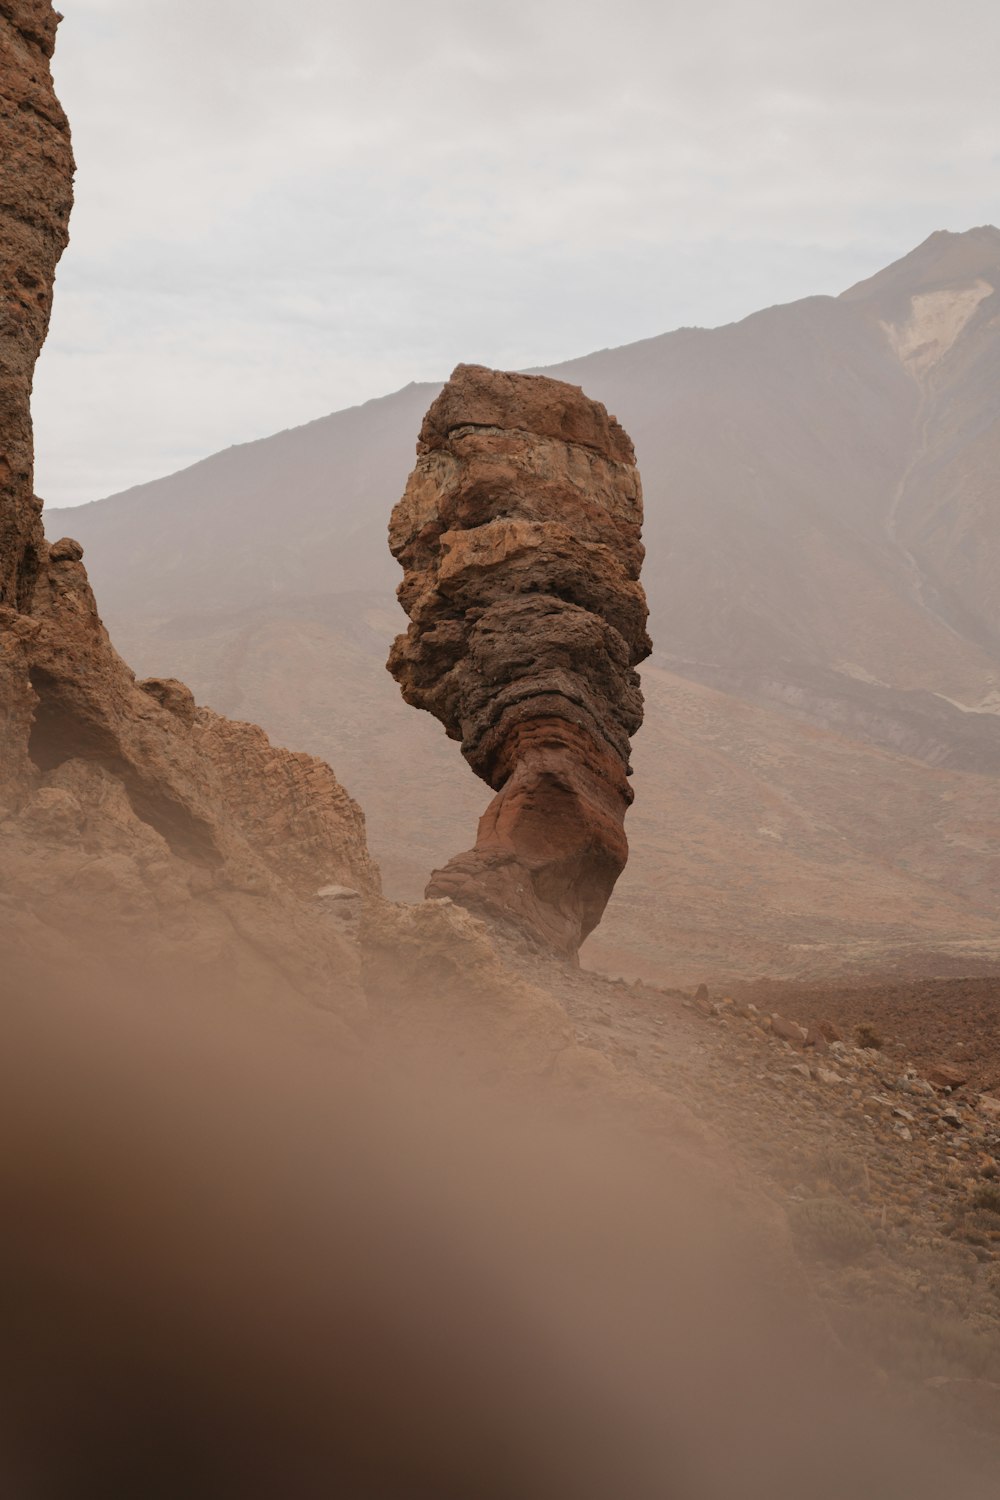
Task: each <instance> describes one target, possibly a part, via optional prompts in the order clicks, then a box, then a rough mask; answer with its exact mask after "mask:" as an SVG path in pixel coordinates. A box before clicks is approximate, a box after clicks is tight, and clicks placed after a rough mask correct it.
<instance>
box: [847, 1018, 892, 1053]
mask: <svg viewBox="0 0 1000 1500" xmlns="http://www.w3.org/2000/svg"><path fill="white" fill-rule="evenodd" d="M854 1041H855V1044H856V1045H857V1046H858V1047H866V1048H868V1049H869V1050H870V1051H873V1052H881V1050H882V1048H883V1047H884V1046H885V1039H884V1037H883V1036H882V1033H881V1032H880V1031H879V1029H878V1027H877V1026H876V1025H875V1024H874V1022H872V1021H862V1022H861V1024H860V1025H859V1026H856V1027H855V1029H854Z"/></svg>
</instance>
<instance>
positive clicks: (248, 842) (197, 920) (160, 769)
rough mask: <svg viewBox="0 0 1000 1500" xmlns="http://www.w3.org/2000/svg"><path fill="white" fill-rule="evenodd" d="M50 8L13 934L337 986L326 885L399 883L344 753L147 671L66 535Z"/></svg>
mask: <svg viewBox="0 0 1000 1500" xmlns="http://www.w3.org/2000/svg"><path fill="white" fill-rule="evenodd" d="M56 24H57V18H56V15H55V12H54V11H53V10H52V7H51V5H49V4H48V3H47V0H21V3H8V4H3V5H0V286H2V291H3V307H2V313H3V316H2V318H0V844H2V849H3V858H2V860H0V936H2V944H3V949H4V953H5V956H6V957H7V958H8V959H13V958H16V957H17V955H18V954H19V953H20V954H22V955H24V954H27V955H31V954H32V953H34V954H49V953H51V954H53V955H54V956H58V955H59V953H60V951H61V953H62V957H63V959H64V961H65V962H66V963H69V964H72V965H79V964H84V963H85V962H86V961H87V958H88V955H90V956H92V957H94V958H95V959H98V960H102V961H106V960H107V959H109V958H121V959H123V960H127V959H128V958H129V957H130V956H131V957H141V958H143V959H148V958H149V957H150V956H155V955H156V954H157V953H160V954H163V955H169V956H170V958H171V961H172V962H175V961H177V960H182V961H183V962H185V963H187V964H189V965H193V966H194V968H196V969H199V970H202V971H204V970H208V971H210V972H211V973H212V974H213V975H214V976H216V977H223V976H224V978H225V979H226V981H227V982H229V983H231V984H232V985H233V986H234V987H235V988H236V989H237V990H240V989H241V987H243V986H247V985H252V986H254V987H255V988H256V989H258V990H259V989H261V988H263V989H265V990H268V989H270V988H273V986H274V985H275V984H277V985H278V986H279V987H281V988H283V989H287V988H288V987H289V986H290V987H291V988H292V990H294V991H297V992H299V993H302V994H306V995H309V996H310V997H311V998H315V997H319V998H323V999H328V998H329V997H330V996H332V995H333V994H334V993H343V992H345V991H350V990H351V989H352V987H353V988H354V989H356V988H357V986H356V974H355V973H354V972H353V971H355V970H356V969H357V960H356V956H355V955H353V954H352V952H351V951H350V949H349V947H348V945H347V944H345V943H344V941H343V939H342V937H341V936H340V934H339V932H338V930H337V927H336V923H335V920H334V919H333V918H332V917H331V916H330V914H329V912H328V910H327V909H326V908H325V907H324V905H323V903H322V902H316V901H315V900H314V899H313V898H314V897H315V895H316V892H317V891H318V890H319V889H320V888H322V887H325V886H328V885H330V884H331V883H339V884H342V885H345V886H349V887H352V888H354V889H356V890H358V891H361V892H363V893H369V894H371V893H375V892H376V891H377V890H378V888H379V877H378V872H377V870H376V868H375V866H374V864H373V863H372V861H371V859H370V858H369V855H368V850H367V846H366V843H365V833H364V819H363V816H362V814H361V812H360V809H359V808H358V807H357V806H356V805H355V804H354V802H352V800H351V799H350V798H349V797H348V796H347V794H346V793H345V792H344V791H343V789H342V788H341V787H340V785H339V784H338V782H337V780H336V777H335V776H334V774H333V772H332V771H331V770H330V768H329V767H328V766H326V765H325V764H324V763H323V762H321V761H318V760H315V759H314V758H313V757H311V756H307V755H296V754H292V753H291V752H289V751H285V750H280V749H277V748H275V747H274V746H272V745H271V744H270V743H269V742H268V740H267V738H266V736H265V735H264V733H263V732H262V731H261V730H259V729H258V728H256V726H253V725H247V724H234V723H230V722H229V721H228V720H225V719H222V718H220V717H219V716H218V715H217V714H214V713H212V712H210V711H209V710H207V709H198V708H197V707H196V705H195V703H194V699H193V697H192V695H191V693H190V692H189V691H188V690H187V688H185V687H184V686H183V684H181V683H178V682H174V681H172V680H170V679H152V680H147V681H145V682H137V681H136V679H135V675H134V673H133V672H131V671H130V669H129V668H128V666H127V665H126V664H125V662H124V661H122V659H121V657H119V656H118V654H117V652H116V651H115V650H114V648H113V646H112V645H111V642H110V640H109V638H108V635H107V632H106V631H105V629H104V627H103V625H102V624H101V621H100V618H99V615H98V612H97V606H96V604H95V601H94V596H93V594H92V592H91V589H90V585H89V583H88V581H87V575H86V571H85V569H84V566H83V562H82V557H83V550H82V548H81V547H80V546H79V544H78V543H77V542H75V541H73V540H72V539H71V538H62V539H61V540H59V541H56V542H54V543H52V544H51V545H50V544H48V543H47V542H46V540H45V537H44V533H43V528H42V519H41V509H42V507H41V501H40V500H38V499H37V498H36V496H35V494H34V475H33V448H32V431H31V415H30V398H31V385H32V377H33V372H34V366H35V361H36V359H37V357H38V353H39V350H40V348H41V345H42V342H43V340H44V338H45V334H46V331H47V328H48V321H49V313H50V309H51V300H52V285H53V278H54V274H55V267H56V263H57V261H58V259H59V256H60V254H61V252H62V250H63V249H64V247H65V245H66V243H67V239H68V222H69V213H70V208H71V205H72V198H73V189H72V180H73V170H74V168H73V154H72V148H71V144H70V136H69V128H68V125H67V122H66V119H65V116H64V114H63V112H62V110H61V109H60V107H59V104H58V102H57V100H56V98H55V94H54V92H53V87H52V80H51V75H50V70H49V59H50V57H51V54H52V50H53V45H54V39H55V28H56Z"/></svg>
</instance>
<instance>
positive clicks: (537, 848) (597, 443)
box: [388, 365, 650, 955]
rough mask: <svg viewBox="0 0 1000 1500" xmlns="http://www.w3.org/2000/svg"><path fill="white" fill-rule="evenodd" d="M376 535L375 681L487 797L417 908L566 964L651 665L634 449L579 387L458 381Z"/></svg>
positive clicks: (612, 853)
mask: <svg viewBox="0 0 1000 1500" xmlns="http://www.w3.org/2000/svg"><path fill="white" fill-rule="evenodd" d="M417 452H418V459H417V465H416V468H415V469H414V470H413V473H412V474H411V475H410V479H409V482H408V484H407V487H406V492H405V494H404V495H403V498H402V500H400V502H399V504H398V505H397V506H396V508H395V510H394V511H393V514H392V519H391V521H390V525H389V544H390V548H391V550H392V553H393V555H394V556H395V557H396V558H397V559H398V561H399V562H400V564H401V566H402V568H403V571H404V578H403V582H402V584H401V585H400V587H399V591H398V592H399V598H400V602H401V603H402V605H403V608H404V609H405V610H406V612H407V614H408V615H409V617H410V622H411V623H410V626H409V629H408V631H407V633H406V634H405V635H403V636H400V637H398V639H397V640H396V642H395V644H394V646H393V648H392V652H391V654H390V657H389V663H388V665H389V670H390V671H391V672H392V674H393V676H394V677H395V678H396V680H397V682H398V683H399V684H400V687H401V689H402V693H403V697H404V698H405V699H406V701H407V702H408V703H411V704H413V705H414V706H415V707H417V708H424V709H427V710H428V712H430V713H432V714H434V716H435V717H436V718H438V719H439V720H440V721H441V723H442V724H443V725H444V726H445V729H446V730H447V733H448V735H449V736H450V737H451V738H452V739H457V740H460V741H461V745H462V753H463V755H464V756H465V758H466V760H467V761H468V763H469V765H470V766H471V767H472V769H473V770H474V771H475V773H476V775H477V776H479V777H481V778H482V779H483V780H484V781H486V782H487V783H488V784H489V785H490V786H491V787H493V788H494V789H495V790H496V791H497V793H498V795H497V796H496V798H495V799H494V800H493V802H492V803H491V804H490V806H489V807H488V808H487V810H486V812H485V814H484V815H483V817H482V819H481V821H480V824H479V833H478V838H477V841H476V845H475V847H474V848H473V849H472V850H470V851H468V852H467V853H464V854H460V855H458V856H456V857H455V858H454V859H453V860H451V861H450V862H449V864H448V865H447V866H446V867H445V868H444V869H443V870H438V871H435V872H434V874H433V876H432V878H431V881H430V884H429V885H428V888H427V894H428V896H431V897H443V896H448V897H451V898H452V899H453V900H454V901H456V902H458V903H459V904H460V905H462V906H465V907H467V908H469V909H471V910H473V911H477V912H481V913H484V914H487V915H489V916H490V917H492V918H494V919H497V918H499V919H501V920H504V921H507V922H510V923H513V924H514V925H516V926H518V927H520V928H522V929H523V930H525V931H527V932H528V933H529V934H530V935H532V936H533V937H535V938H537V939H540V940H541V941H543V942H544V943H545V944H546V945H548V946H551V947H553V948H555V949H557V950H558V951H560V952H562V953H565V954H567V955H575V953H576V952H577V950H578V948H579V947H580V944H581V943H582V942H583V940H584V939H585V938H586V936H587V934H588V933H590V932H591V931H592V930H593V928H594V927H596V926H597V924H598V922H599V921H600V919H601V916H602V915H603V912H604V908H605V906H606V905H607V902H608V899H609V897H610V895H611V892H612V890H613V888H614V885H615V881H616V880H617V878H618V876H619V875H620V874H621V871H622V870H623V869H624V867H625V862H626V859H627V857H628V844H627V841H626V838H625V832H624V827H623V823H624V817H625V813H626V810H627V809H628V806H629V804H630V802H631V801H632V791H631V788H630V786H629V783H628V776H629V741H630V736H631V735H633V734H634V733H635V732H636V730H637V729H638V728H639V726H640V724H641V723H642V695H641V692H640V688H639V679H638V675H637V673H636V671H635V668H636V666H637V665H638V663H639V662H641V661H642V660H643V659H644V658H645V657H646V656H648V654H649V651H650V643H649V638H648V636H647V634H646V629H645V625H646V615H647V610H646V600H645V595H644V593H643V590H642V586H641V584H640V583H639V573H640V569H641V566H642V560H643V548H642V541H641V531H642V488H641V484H640V480H639V473H638V470H637V469H636V466H635V455H634V453H633V450H632V444H631V442H630V440H629V438H628V437H627V435H626V434H625V432H624V431H623V430H622V428H621V427H620V426H619V425H618V423H617V422H616V421H615V419H614V418H613V417H610V416H609V415H608V413H607V411H606V410H605V408H604V407H603V406H602V405H601V404H600V403H599V402H596V401H591V400H589V399H588V398H587V397H586V396H585V395H584V394H583V392H582V391H581V390H580V389H579V388H578V387H577V386H571V385H566V384H564V383H563V382H562V381H556V380H549V379H546V378H543V377H540V376H528V375H515V374H507V373H502V372H498V371H494V370H487V369H483V368H481V367H479V366H470V365H459V366H458V368H457V369H456V370H455V372H454V374H453V375H452V377H451V380H450V381H449V382H448V384H447V385H446V386H445V387H444V389H443V391H442V392H441V394H440V395H439V396H438V398H437V400H436V401H435V402H434V403H433V404H432V406H431V408H430V410H429V411H428V413H427V415H426V417H425V419H424V423H423V426H422V428H421V432H420V440H419V443H418V447H417Z"/></svg>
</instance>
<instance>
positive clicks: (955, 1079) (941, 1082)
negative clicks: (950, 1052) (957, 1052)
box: [927, 1063, 969, 1089]
mask: <svg viewBox="0 0 1000 1500" xmlns="http://www.w3.org/2000/svg"><path fill="white" fill-rule="evenodd" d="M968 1076H969V1075H968V1073H966V1072H965V1071H964V1070H963V1069H962V1068H956V1067H955V1065H954V1064H953V1063H935V1065H934V1067H933V1068H928V1070H927V1082H928V1083H931V1084H933V1085H934V1087H935V1088H936V1089H960V1088H961V1087H962V1085H963V1084H964V1083H966V1082H967V1081H968Z"/></svg>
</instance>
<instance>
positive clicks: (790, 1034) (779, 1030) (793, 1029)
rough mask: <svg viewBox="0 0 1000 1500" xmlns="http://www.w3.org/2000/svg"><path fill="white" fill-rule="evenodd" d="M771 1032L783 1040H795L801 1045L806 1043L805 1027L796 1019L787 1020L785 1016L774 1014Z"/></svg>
mask: <svg viewBox="0 0 1000 1500" xmlns="http://www.w3.org/2000/svg"><path fill="white" fill-rule="evenodd" d="M771 1034H772V1035H773V1036H776V1037H779V1038H780V1039H781V1041H783V1042H794V1043H795V1044H796V1045H797V1046H800V1047H801V1046H804V1045H805V1041H806V1029H805V1027H804V1026H799V1025H798V1024H797V1023H796V1022H795V1021H786V1020H785V1018H784V1016H779V1015H777V1014H775V1015H772V1017H771Z"/></svg>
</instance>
